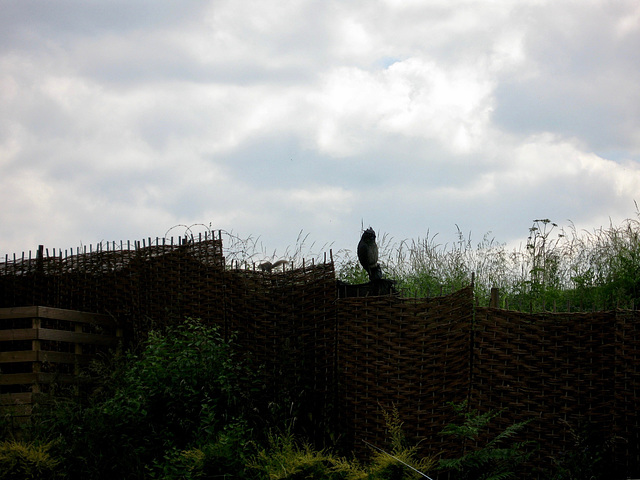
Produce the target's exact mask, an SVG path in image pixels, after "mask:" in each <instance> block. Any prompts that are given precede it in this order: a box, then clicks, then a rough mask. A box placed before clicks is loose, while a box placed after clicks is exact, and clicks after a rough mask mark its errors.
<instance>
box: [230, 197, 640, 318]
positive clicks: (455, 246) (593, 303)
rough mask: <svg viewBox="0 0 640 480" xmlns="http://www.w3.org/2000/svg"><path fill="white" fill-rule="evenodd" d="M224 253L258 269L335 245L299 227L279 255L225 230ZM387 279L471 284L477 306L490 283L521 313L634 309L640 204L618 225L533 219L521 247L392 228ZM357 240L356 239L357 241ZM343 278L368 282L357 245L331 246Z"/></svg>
mask: <svg viewBox="0 0 640 480" xmlns="http://www.w3.org/2000/svg"><path fill="white" fill-rule="evenodd" d="M222 235H223V245H224V255H225V257H226V260H227V264H228V265H229V266H232V267H240V268H248V269H252V268H255V266H256V265H258V264H259V263H260V262H262V261H265V260H274V259H277V258H286V259H288V260H289V262H290V266H294V267H296V266H300V265H301V264H302V261H303V259H306V260H307V261H308V260H315V261H318V262H321V261H323V260H325V259H328V258H327V252H328V251H329V249H330V248H331V247H332V245H323V246H321V247H318V246H317V245H316V244H315V243H314V242H310V241H309V237H310V235H309V234H304V233H303V232H300V234H299V235H298V238H297V240H296V243H295V245H294V246H292V247H289V248H287V249H286V251H285V252H283V253H281V254H280V255H276V252H275V251H273V252H269V251H268V250H267V249H266V247H265V246H264V245H263V244H262V242H261V240H260V237H249V238H246V239H243V238H241V237H239V236H237V235H235V234H233V233H232V232H222ZM377 243H378V248H379V252H380V263H381V265H382V268H383V273H384V276H385V278H389V279H394V280H396V282H397V287H398V289H399V290H400V292H401V293H402V294H403V295H405V296H409V297H412V296H415V297H429V296H436V295H440V294H442V293H447V292H450V291H453V290H456V289H460V288H462V287H465V286H468V285H470V284H471V282H472V278H473V282H474V290H475V292H474V293H475V296H476V299H477V301H478V303H479V304H480V305H488V302H489V298H490V295H491V289H492V288H494V287H495V288H498V289H499V291H500V305H499V306H501V307H507V308H510V309H517V310H523V311H531V312H539V311H551V310H554V311H568V310H569V311H577V310H592V309H614V308H637V307H638V304H639V303H640V209H638V205H637V204H636V216H635V218H629V219H626V220H624V221H623V222H622V223H621V224H620V225H614V224H613V223H610V225H609V226H608V227H600V228H596V229H594V230H592V231H587V230H579V229H578V228H576V227H575V225H574V224H573V223H572V222H570V223H569V224H568V225H567V226H566V227H560V226H558V224H556V223H554V222H552V221H551V220H549V219H546V218H543V219H536V220H533V222H532V226H531V227H530V228H529V231H528V232H526V238H524V236H523V242H522V243H520V245H519V246H518V247H515V248H514V247H511V248H510V247H507V245H506V244H505V243H501V242H499V241H498V240H496V239H495V238H494V237H492V236H491V235H490V234H485V235H484V236H483V238H482V239H481V240H480V241H479V242H478V243H474V241H473V240H472V238H471V235H465V234H464V233H463V231H462V230H461V229H460V228H458V227H457V235H456V239H455V241H453V242H450V243H440V242H439V238H438V234H431V233H430V232H429V231H427V234H426V236H425V237H424V238H416V239H408V240H401V241H396V240H395V239H394V238H393V237H392V236H390V235H389V234H388V233H382V234H380V235H379V237H378V239H377ZM354 244H357V239H354ZM332 255H333V259H334V261H335V265H336V272H337V276H338V279H339V280H342V281H345V282H348V283H364V282H367V281H368V278H367V275H366V272H365V271H364V270H363V269H362V267H361V266H360V264H359V262H358V259H357V256H356V252H355V249H353V250H350V249H340V250H337V251H335V252H332Z"/></svg>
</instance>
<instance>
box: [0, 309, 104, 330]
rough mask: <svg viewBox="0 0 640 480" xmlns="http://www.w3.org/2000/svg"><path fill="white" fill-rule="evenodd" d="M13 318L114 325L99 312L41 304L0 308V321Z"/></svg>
mask: <svg viewBox="0 0 640 480" xmlns="http://www.w3.org/2000/svg"><path fill="white" fill-rule="evenodd" d="M14 318H50V319H54V320H66V321H68V322H78V323H88V324H92V325H106V326H113V325H115V320H114V319H113V318H111V317H110V316H108V315H101V314H99V313H90V312H81V311H78V310H67V309H63V308H52V307H41V306H28V307H11V308H0V321H1V320H4V319H14Z"/></svg>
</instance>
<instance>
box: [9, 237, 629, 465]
mask: <svg viewBox="0 0 640 480" xmlns="http://www.w3.org/2000/svg"><path fill="white" fill-rule="evenodd" d="M158 243H159V242H156V244H155V245H153V246H152V245H151V242H149V244H148V245H144V244H143V245H140V244H135V245H134V246H133V247H132V248H129V247H127V248H124V247H123V246H122V245H121V246H120V247H118V248H111V249H110V250H105V249H101V250H98V251H90V252H88V253H86V252H83V253H76V255H71V256H65V257H63V256H62V255H57V256H55V255H52V256H48V255H46V252H41V253H39V254H38V255H34V256H33V258H31V259H29V258H14V259H9V258H5V262H4V263H0V308H2V307H19V306H28V305H43V306H48V307H54V308H65V309H73V310H82V311H87V312H94V313H100V314H107V315H110V316H111V317H113V318H114V319H116V320H117V321H118V322H119V323H120V324H121V325H122V326H123V327H124V330H125V336H128V338H141V337H144V335H145V333H146V332H147V331H148V330H149V328H152V327H158V326H162V325H163V324H167V323H170V322H174V321H176V319H179V318H183V317H185V316H191V317H195V318H201V319H203V320H204V321H206V322H210V323H212V324H217V325H220V326H221V328H223V330H224V332H225V334H226V335H228V336H230V335H231V334H234V335H235V337H236V339H235V341H236V343H237V344H238V345H239V346H241V347H242V349H243V351H247V352H250V353H251V358H252V359H253V361H255V362H256V364H257V365H262V366H263V368H262V370H261V371H262V372H263V374H264V384H265V386H266V389H265V390H267V391H269V392H270V394H271V395H272V396H273V398H276V399H279V400H283V401H287V400H292V401H293V400H295V401H301V402H303V404H304V405H305V406H306V408H307V410H308V415H307V417H308V418H307V421H308V422H309V430H308V431H311V432H314V431H315V432H323V431H327V430H328V429H331V430H333V431H335V430H337V431H338V432H339V433H340V434H341V437H340V438H341V439H342V440H343V445H344V446H345V447H347V448H352V449H355V450H356V451H359V452H362V451H364V450H366V446H365V443H364V441H366V442H369V443H372V444H374V445H378V446H383V445H384V443H385V439H386V432H385V425H384V419H383V415H382V411H381V410H382V409H386V410H389V409H391V408H392V407H394V406H395V407H397V408H398V410H399V413H400V417H401V419H402V421H403V422H404V430H405V432H406V434H407V435H408V437H409V438H410V439H413V440H416V441H420V442H421V443H420V448H421V449H422V452H423V453H424V454H429V455H438V454H442V455H445V456H452V455H459V454H461V445H460V444H458V443H454V442H451V441H448V440H446V439H445V438H443V437H442V436H440V435H439V432H440V431H441V430H442V429H443V428H444V426H445V425H447V424H448V423H450V422H452V421H453V420H454V412H453V410H452V409H451V408H450V407H448V406H447V403H448V402H462V401H464V400H468V401H469V405H470V406H471V407H472V408H477V409H479V410H481V411H487V410H490V409H502V408H506V409H507V412H506V413H505V414H503V415H502V416H501V417H500V418H498V419H497V420H498V424H499V426H506V425H507V424H511V423H513V422H515V421H519V420H525V419H530V418H534V421H533V422H532V423H531V424H529V426H528V428H527V432H528V436H527V439H530V440H535V441H537V442H539V445H540V454H539V457H538V458H537V461H538V462H539V463H540V464H541V465H544V464H547V465H548V464H549V463H550V458H549V457H550V456H551V455H556V454H557V453H558V452H561V451H563V450H564V449H567V448H570V447H571V442H572V437H571V435H570V426H571V425H572V424H575V423H576V422H578V421H588V422H590V423H591V424H592V425H593V427H594V428H596V429H597V430H599V431H600V432H602V435H605V436H611V437H615V436H617V437H620V439H622V440H620V441H619V442H617V443H615V452H616V455H617V458H618V461H619V464H620V465H622V466H623V467H621V468H622V469H623V470H624V472H625V473H626V474H627V475H639V474H640V458H639V452H638V450H639V445H640V438H639V433H638V432H640V418H639V415H638V413H637V410H638V399H639V397H640V312H638V311H615V312H590V313H571V314H536V315H527V314H522V313H517V312H512V311H506V310H501V309H495V308H481V307H477V306H475V305H474V298H473V290H472V288H471V287H468V288H465V289H463V290H461V291H458V292H455V293H453V294H451V295H445V296H441V297H436V298H427V299H405V298H399V297H396V296H381V297H364V298H341V299H338V298H337V293H336V279H335V271H334V266H333V264H332V263H331V262H328V263H327V262H325V263H320V264H310V265H302V266H298V267H296V268H292V269H287V270H286V271H280V272H272V273H268V272H259V271H254V270H246V269H229V268H227V267H225V261H224V258H223V256H222V242H221V240H219V239H205V240H204V241H200V242H188V243H184V244H177V245H174V244H168V245H167V244H158ZM500 422H503V423H502V425H500ZM565 422H567V423H565ZM603 438H604V437H603Z"/></svg>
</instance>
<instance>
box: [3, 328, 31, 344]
mask: <svg viewBox="0 0 640 480" xmlns="http://www.w3.org/2000/svg"><path fill="white" fill-rule="evenodd" d="M37 339H38V330H37V329H34V328H20V329H15V330H0V342H11V341H18V340H37Z"/></svg>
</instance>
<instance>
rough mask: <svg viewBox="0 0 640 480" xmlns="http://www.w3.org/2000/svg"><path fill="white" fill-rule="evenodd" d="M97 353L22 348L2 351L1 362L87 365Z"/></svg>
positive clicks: (0, 354) (0, 353)
mask: <svg viewBox="0 0 640 480" xmlns="http://www.w3.org/2000/svg"><path fill="white" fill-rule="evenodd" d="M95 358H96V357H95V355H90V354H81V355H77V354H75V353H68V352H51V351H47V350H40V351H38V352H34V351H33V350H21V351H16V352H0V363H16V362H50V363H76V362H77V363H79V364H81V365H87V364H89V363H91V361H92V360H95Z"/></svg>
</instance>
